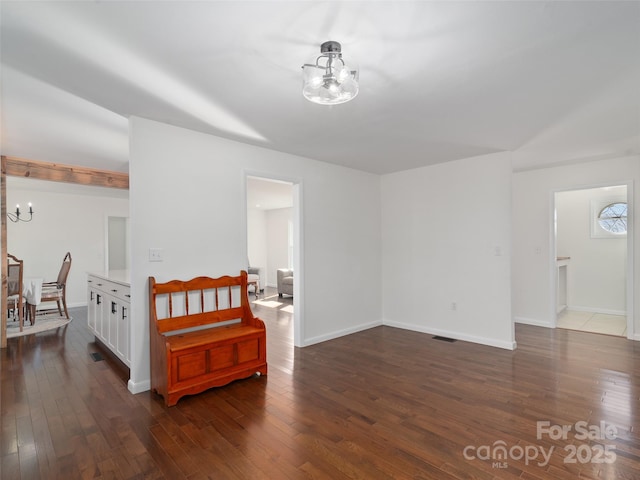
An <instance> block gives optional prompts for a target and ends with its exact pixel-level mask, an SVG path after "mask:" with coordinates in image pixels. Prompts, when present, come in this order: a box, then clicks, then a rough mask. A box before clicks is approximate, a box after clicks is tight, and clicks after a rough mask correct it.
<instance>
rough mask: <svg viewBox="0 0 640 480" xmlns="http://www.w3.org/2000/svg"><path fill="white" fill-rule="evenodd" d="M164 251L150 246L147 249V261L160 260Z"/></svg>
mask: <svg viewBox="0 0 640 480" xmlns="http://www.w3.org/2000/svg"><path fill="white" fill-rule="evenodd" d="M163 256H164V252H163V251H162V249H161V248H150V249H149V261H150V262H161V261H162V260H163V259H164V258H163Z"/></svg>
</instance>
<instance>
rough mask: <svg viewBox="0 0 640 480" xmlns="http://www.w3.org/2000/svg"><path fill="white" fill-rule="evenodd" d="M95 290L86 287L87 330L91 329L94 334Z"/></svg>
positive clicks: (95, 331)
mask: <svg viewBox="0 0 640 480" xmlns="http://www.w3.org/2000/svg"><path fill="white" fill-rule="evenodd" d="M96 300H97V299H96V290H95V288H92V287H91V286H89V288H87V323H88V325H89V330H91V331H92V332H93V333H94V334H96V333H97V330H96Z"/></svg>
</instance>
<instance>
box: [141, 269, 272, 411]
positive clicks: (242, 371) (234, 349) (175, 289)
mask: <svg viewBox="0 0 640 480" xmlns="http://www.w3.org/2000/svg"><path fill="white" fill-rule="evenodd" d="M232 289H235V292H236V294H238V293H239V295H236V297H238V296H239V299H240V306H239V307H238V306H234V305H233V302H234V300H233V297H234V295H233V294H232ZM218 290H223V291H224V292H223V296H224V297H225V298H227V297H228V302H227V305H225V306H223V305H221V304H220V303H219V295H218ZM227 291H228V296H227ZM205 292H206V294H208V295H210V296H211V295H213V298H214V299H215V301H213V300H212V301H210V302H208V304H209V305H214V307H211V306H210V307H209V308H211V310H208V311H207V302H206V301H205ZM174 297H175V298H177V299H178V302H176V300H175V298H174ZM194 297H195V298H196V301H193V298H194ZM160 298H163V299H164V300H165V302H164V305H165V309H166V308H167V307H166V306H167V305H168V311H165V312H164V313H163V314H162V315H160V317H159V312H158V308H157V306H158V303H159V302H158V300H159V299H160ZM190 299H191V305H190ZM180 300H182V301H180ZM176 303H178V304H179V305H180V310H181V311H184V312H185V313H183V314H181V315H176V316H173V312H174V310H175V309H176V308H175V307H176V305H175V304H176ZM194 304H195V305H194ZM190 310H191V311H192V312H191V313H190ZM194 310H195V311H194ZM149 312H150V314H149V318H150V324H149V329H150V336H151V389H152V391H154V392H156V393H158V394H160V395H162V396H163V397H164V401H165V404H166V405H167V406H172V405H175V404H176V403H177V402H178V400H179V399H180V398H181V397H182V396H184V395H193V394H196V393H201V392H203V391H205V390H207V389H209V388H212V387H220V386H222V385H226V384H227V383H230V382H232V381H234V380H238V379H242V378H247V377H250V376H252V375H254V374H256V373H259V374H261V375H266V374H267V361H266V358H267V356H266V329H265V326H264V322H263V321H262V320H260V319H259V318H256V317H254V316H253V314H252V313H251V309H250V307H249V301H248V297H247V277H246V272H241V275H240V276H239V277H221V278H217V279H208V278H207V277H198V278H196V279H192V280H190V281H186V282H183V281H178V280H172V281H171V282H167V283H163V284H162V283H156V282H155V279H154V278H153V277H149ZM238 316H240V318H239V323H233V324H224V325H217V324H218V323H220V322H226V321H228V320H231V319H237V317H238ZM202 326H206V327H207V328H204V329H201V330H196V331H186V332H185V331H183V330H184V329H185V328H192V327H202ZM178 331H179V332H178Z"/></svg>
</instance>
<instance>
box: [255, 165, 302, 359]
mask: <svg viewBox="0 0 640 480" xmlns="http://www.w3.org/2000/svg"><path fill="white" fill-rule="evenodd" d="M299 188H300V185H299V183H295V182H294V181H291V180H287V179H282V178H273V177H264V176H258V175H247V176H246V201H247V203H246V206H247V212H246V214H247V230H246V232H247V257H248V262H249V265H250V266H251V267H253V268H252V272H254V273H255V272H259V276H260V280H259V284H260V288H259V292H258V294H257V295H256V296H254V295H252V294H253V291H250V302H251V306H252V309H253V310H254V314H255V315H256V316H258V317H260V318H262V319H263V320H264V321H265V322H266V323H267V327H268V328H269V326H271V332H272V334H271V339H268V341H269V343H271V342H277V344H274V345H272V347H275V348H273V349H272V351H274V350H278V351H283V353H284V351H289V350H291V351H292V347H293V345H294V344H295V345H299V343H298V342H297V341H296V339H299V338H302V337H301V335H300V333H301V328H300V323H301V322H300V313H301V312H300V310H301V309H300V305H301V299H300V297H301V292H300V288H299V287H298V286H299V285H300V283H301V282H300V281H299V277H300V270H301V269H300V265H299V259H300V253H299V251H300V228H299V226H300V212H301V209H300V205H299V198H300V195H299ZM285 356H287V355H285Z"/></svg>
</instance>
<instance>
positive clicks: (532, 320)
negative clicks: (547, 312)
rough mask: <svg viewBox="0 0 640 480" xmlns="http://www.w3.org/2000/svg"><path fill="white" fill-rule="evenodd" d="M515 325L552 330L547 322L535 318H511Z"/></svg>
mask: <svg viewBox="0 0 640 480" xmlns="http://www.w3.org/2000/svg"><path fill="white" fill-rule="evenodd" d="M513 321H514V322H515V323H523V324H525V325H533V326H534V327H545V328H553V327H552V326H551V322H549V321H547V320H538V319H537V318H526V317H513Z"/></svg>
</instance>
